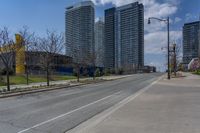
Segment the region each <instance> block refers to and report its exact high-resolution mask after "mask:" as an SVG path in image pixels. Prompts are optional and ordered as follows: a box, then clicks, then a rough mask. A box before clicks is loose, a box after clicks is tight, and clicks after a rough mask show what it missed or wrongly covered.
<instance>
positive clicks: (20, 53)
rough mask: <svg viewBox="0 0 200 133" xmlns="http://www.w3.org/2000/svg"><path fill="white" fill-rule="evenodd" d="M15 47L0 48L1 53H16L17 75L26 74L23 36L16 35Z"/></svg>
mask: <svg viewBox="0 0 200 133" xmlns="http://www.w3.org/2000/svg"><path fill="white" fill-rule="evenodd" d="M15 39H16V42H15V44H14V45H7V46H4V47H2V48H0V50H1V52H5V53H7V52H11V51H13V52H15V72H16V74H17V75H21V74H25V46H24V45H23V38H22V36H21V35H19V34H16V35H15Z"/></svg>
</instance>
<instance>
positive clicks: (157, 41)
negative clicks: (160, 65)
mask: <svg viewBox="0 0 200 133" xmlns="http://www.w3.org/2000/svg"><path fill="white" fill-rule="evenodd" d="M181 38H182V32H181V31H171V32H170V42H171V43H174V42H175V43H180V41H181ZM166 47H167V33H166V32H165V31H157V32H152V33H147V34H146V35H145V53H146V54H162V53H164V52H165V51H166V50H165V49H166Z"/></svg>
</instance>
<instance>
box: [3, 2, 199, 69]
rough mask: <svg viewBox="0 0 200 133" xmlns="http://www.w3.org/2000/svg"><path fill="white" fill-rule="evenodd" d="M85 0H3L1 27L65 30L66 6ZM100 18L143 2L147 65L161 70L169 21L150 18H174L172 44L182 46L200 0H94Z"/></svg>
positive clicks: (196, 13) (164, 57) (197, 18)
mask: <svg viewBox="0 0 200 133" xmlns="http://www.w3.org/2000/svg"><path fill="white" fill-rule="evenodd" d="M80 1H83V0H1V3H0V28H2V27H4V26H6V27H8V28H9V30H10V32H12V33H16V32H17V31H19V30H20V29H21V28H22V27H23V26H28V27H29V29H30V30H31V31H33V32H35V33H36V34H38V35H41V36H43V35H45V32H46V30H47V29H49V30H56V31H58V32H63V33H64V31H65V8H66V7H68V6H70V5H73V4H75V3H77V2H80ZM92 1H93V2H94V4H95V9H96V11H95V12H96V16H95V17H96V18H99V17H104V10H105V9H107V8H111V7H113V6H121V5H125V4H129V3H132V2H136V1H139V2H140V3H143V4H144V7H145V11H144V14H145V35H144V38H145V64H146V65H155V66H157V68H158V70H162V71H164V70H165V68H166V61H167V59H166V49H165V48H166V46H167V32H166V30H167V28H166V24H165V23H162V22H158V21H152V23H151V25H148V24H147V19H148V17H158V18H162V19H165V18H167V17H168V16H169V17H170V43H171V44H172V43H177V44H179V45H180V46H182V27H183V25H184V23H188V22H193V21H197V20H199V18H200V0H92Z"/></svg>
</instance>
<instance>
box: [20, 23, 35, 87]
mask: <svg viewBox="0 0 200 133" xmlns="http://www.w3.org/2000/svg"><path fill="white" fill-rule="evenodd" d="M19 34H20V35H21V36H22V38H23V41H22V43H23V45H24V46H25V53H26V54H25V65H26V82H27V85H28V84H29V51H33V49H34V44H35V43H36V37H35V33H34V32H30V31H29V28H28V27H27V26H24V27H23V28H22V29H21V30H20V31H19Z"/></svg>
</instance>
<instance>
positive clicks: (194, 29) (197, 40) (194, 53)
mask: <svg viewBox="0 0 200 133" xmlns="http://www.w3.org/2000/svg"><path fill="white" fill-rule="evenodd" d="M198 57H200V21H197V22H192V23H187V24H184V26H183V63H184V64H189V63H190V62H191V60H192V59H193V58H198Z"/></svg>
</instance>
